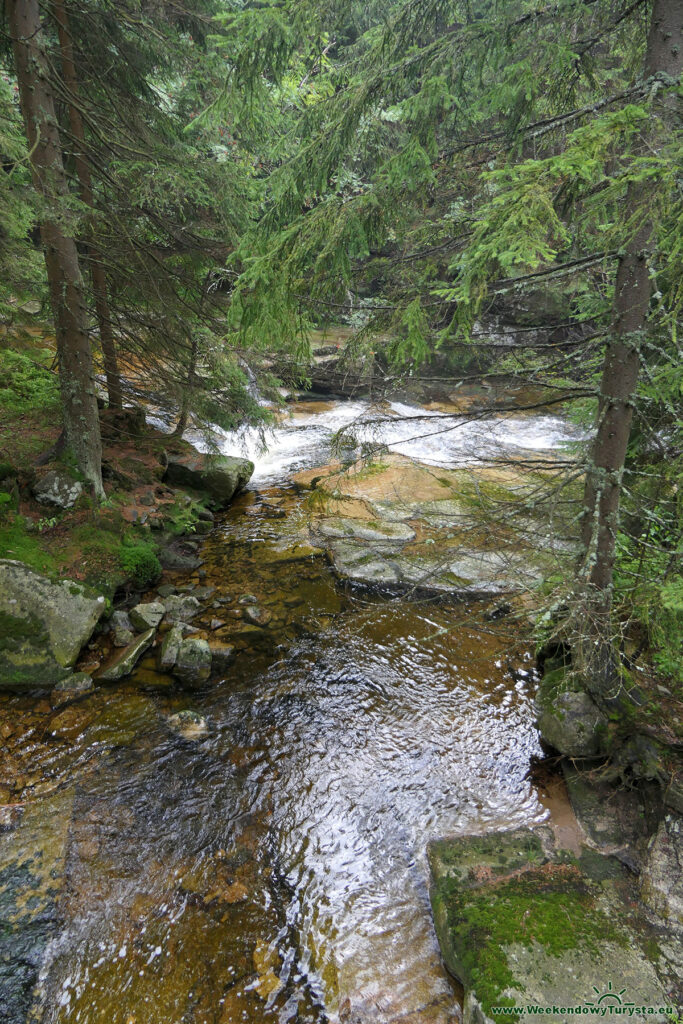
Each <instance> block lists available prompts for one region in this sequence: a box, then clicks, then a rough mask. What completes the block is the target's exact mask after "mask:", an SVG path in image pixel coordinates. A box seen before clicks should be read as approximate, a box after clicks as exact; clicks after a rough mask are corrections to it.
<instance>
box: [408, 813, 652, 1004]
mask: <svg viewBox="0 0 683 1024" xmlns="http://www.w3.org/2000/svg"><path fill="white" fill-rule="evenodd" d="M428 853H429V863H430V869H431V875H432V885H431V890H430V897H431V902H432V909H433V913H434V921H435V925H436V932H437V936H438V939H439V944H440V946H441V951H442V955H443V958H444V960H445V962H446V966H447V967H448V969H449V970H450V971H451V973H452V974H453V975H454V976H455V977H457V978H458V980H459V981H460V982H461V983H462V984H463V985H464V987H465V992H466V998H465V1008H464V1017H463V1021H464V1024H475V1022H476V1024H489V1022H492V1021H494V1020H495V1021H496V1022H505V1024H507V1022H512V1021H515V1020H519V1019H520V1017H521V1018H522V1019H525V1020H526V1019H529V1018H531V1017H532V1016H533V1015H534V1014H535V1013H541V1014H542V1015H543V1016H544V1018H545V1019H546V1020H547V1019H548V1017H550V1019H551V1020H553V1021H566V1020H568V1019H569V1014H571V1015H572V1018H573V1015H574V1014H575V1013H579V1014H583V1013H585V1014H590V1012H591V1007H594V1006H595V1005H596V1003H597V1002H598V1000H599V998H600V997H601V994H602V993H604V992H607V991H608V990H609V988H611V985H612V983H613V982H618V985H614V989H615V990H616V992H619V990H625V992H623V991H622V993H621V994H620V995H619V997H618V998H619V1005H620V1006H621V1005H623V1004H624V1003H626V1002H627V1001H628V1003H629V1004H631V1005H635V1007H639V1006H648V1005H652V1006H656V1007H659V1006H667V1005H668V1003H669V1000H668V998H667V995H666V989H665V986H664V983H663V981H662V979H660V978H659V976H658V973H657V969H656V966H655V962H651V960H650V957H649V954H648V949H650V947H652V946H653V942H652V934H651V932H650V933H648V925H647V922H646V921H645V919H644V918H639V919H638V920H636V913H635V912H634V911H633V895H634V894H633V892H632V890H631V888H630V887H629V886H630V884H631V883H629V877H630V876H629V874H628V872H627V871H626V869H625V868H623V867H622V865H620V864H619V863H618V862H616V861H614V860H613V859H612V858H609V857H602V856H601V855H600V854H597V853H595V852H593V851H590V855H588V856H586V858H585V862H584V858H583V856H582V857H581V858H580V859H579V860H578V861H577V860H575V859H574V858H572V857H571V856H570V855H569V854H568V853H567V852H566V851H558V850H553V849H552V848H549V847H548V843H547V840H546V838H545V837H539V836H538V835H536V833H535V832H533V831H532V830H530V829H518V830H514V831H509V832H496V833H491V834H489V835H488V836H484V837H482V836H472V837H463V838H458V839H452V840H441V841H438V842H436V843H432V844H430V847H429V851H428ZM616 992H615V999H616V998H617V997H616ZM596 993H597V995H596ZM530 1006H531V1007H543V1008H545V1007H546V1006H547V1007H549V1009H548V1010H547V1011H546V1010H545V1009H541V1010H534V1009H532V1010H529V1009H528V1007H530ZM508 1007H509V1008H510V1012H509V1013H508V1012H506V1010H507V1008H508ZM577 1007H578V1008H579V1009H577ZM520 1008H522V1013H521V1014H520ZM568 1008H571V1009H568ZM646 1016H647V1019H650V1020H652V1019H653V1017H652V1016H648V1015H647V1014H641V1013H639V1012H634V1013H633V1019H635V1020H644V1019H645V1018H646ZM654 1019H665V1018H664V1015H661V1017H658V1016H655V1017H654Z"/></svg>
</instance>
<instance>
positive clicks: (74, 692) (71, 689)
mask: <svg viewBox="0 0 683 1024" xmlns="http://www.w3.org/2000/svg"><path fill="white" fill-rule="evenodd" d="M93 690H94V684H93V681H92V676H90V675H88V673H87V672H74V674H73V675H72V676H68V677H67V678H66V679H63V680H62V681H61V683H57V685H56V686H55V688H54V690H53V691H52V693H51V694H50V703H51V704H52V707H53V708H58V707H61V706H62V704H68V703H69V701H72V700H75V699H76V698H78V697H84V696H85V695H86V694H88V693H92V692H93Z"/></svg>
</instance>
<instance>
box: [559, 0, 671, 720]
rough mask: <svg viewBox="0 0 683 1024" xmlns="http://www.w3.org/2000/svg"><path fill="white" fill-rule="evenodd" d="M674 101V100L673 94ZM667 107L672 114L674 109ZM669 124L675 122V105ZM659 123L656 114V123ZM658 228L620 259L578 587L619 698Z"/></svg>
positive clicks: (658, 20)
mask: <svg viewBox="0 0 683 1024" xmlns="http://www.w3.org/2000/svg"><path fill="white" fill-rule="evenodd" d="M644 70H645V75H646V77H652V76H655V75H658V76H660V77H663V76H669V78H670V79H674V80H675V79H678V78H679V77H680V75H681V71H682V70H683V0H654V2H653V5H652V16H651V22H650V30H649V33H648V41H647V52H646V57H645V69H644ZM671 99H672V100H673V102H674V103H675V97H673V96H672V97H671ZM667 105H668V109H666V108H667ZM663 113H664V114H665V119H667V120H668V119H670V118H671V117H672V116H673V117H675V110H672V109H671V106H670V103H669V100H668V99H667V101H666V104H665V105H664V108H663ZM652 123H653V124H654V114H653V121H652ZM646 208H647V184H632V185H631V186H630V188H629V190H628V194H627V197H626V214H627V215H628V214H629V213H630V214H634V213H635V214H636V215H637V212H638V211H639V210H645V209H646ZM652 232H653V226H652V223H651V222H650V220H649V219H648V218H647V217H644V218H643V221H642V222H641V224H640V226H639V227H638V229H637V231H636V232H635V234H634V235H633V237H632V238H631V239H630V240H629V242H628V244H627V245H626V247H625V251H624V253H623V255H622V256H621V258H620V260H619V264H618V267H617V276H616V283H615V289H614V303H613V318H612V330H611V336H610V339H609V341H608V343H607V346H606V349H605V357H604V362H603V372H602V381H601V385H600V401H599V408H598V427H597V434H596V437H595V441H594V444H593V450H592V453H591V460H590V464H589V467H588V472H587V475H586V485H585V493H584V508H583V515H582V523H581V549H582V550H581V558H580V563H579V566H578V573H577V576H578V582H579V585H580V587H582V589H583V595H582V596H583V600H582V602H581V603H582V605H583V607H582V609H581V615H582V616H583V623H582V624H580V625H579V629H580V630H582V631H583V637H582V639H581V641H580V643H579V644H578V647H579V648H580V651H581V655H580V661H581V665H580V670H581V672H582V674H583V676H584V678H585V683H586V686H587V687H588V688H589V689H590V691H591V693H592V694H593V696H594V697H595V698H596V699H597V700H598V701H599V702H604V701H606V700H609V699H610V698H611V697H615V698H616V697H617V695H618V692H619V685H618V680H619V674H618V671H617V662H616V657H615V653H614V645H613V643H612V639H611V629H610V618H611V609H612V592H613V576H614V560H615V554H616V538H617V530H618V524H619V501H620V496H621V486H622V476H623V472H624V465H625V461H626V449H627V446H628V440H629V435H630V432H631V421H632V418H633V404H634V401H635V391H636V385H637V382H638V371H639V366H640V346H641V341H642V339H643V337H644V334H645V330H646V325H647V317H648V307H649V303H650V294H651V286H650V274H649V265H648V250H649V247H650V243H651V240H652Z"/></svg>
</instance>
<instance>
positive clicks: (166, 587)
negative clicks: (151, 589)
mask: <svg viewBox="0 0 683 1024" xmlns="http://www.w3.org/2000/svg"><path fill="white" fill-rule="evenodd" d="M175 593H176V588H175V587H174V586H172V585H171V584H170V583H162V584H161V586H160V587H157V594H158V595H159V597H171V595H172V594H175Z"/></svg>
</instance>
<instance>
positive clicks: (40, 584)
mask: <svg viewBox="0 0 683 1024" xmlns="http://www.w3.org/2000/svg"><path fill="white" fill-rule="evenodd" d="M104 610H105V600H104V597H91V596H89V595H88V594H87V592H86V591H85V589H84V588H83V587H82V586H80V585H79V584H77V583H73V582H72V581H71V580H62V581H61V582H59V583H53V582H52V581H51V580H48V579H47V578H46V577H45V576H41V575H40V573H37V572H34V571H33V570H32V569H29V567H28V566H26V565H24V564H23V563H22V562H15V561H10V560H8V559H3V560H0V689H10V690H34V689H42V690H49V689H52V688H53V687H54V685H55V683H58V682H59V681H60V680H62V679H64V678H65V677H66V676H68V675H70V669H71V667H72V666H73V664H74V663H75V661H76V659H77V657H78V655H79V653H80V651H81V648H82V647H83V646H84V645H85V644H86V643H87V642H88V640H89V639H90V637H91V636H92V633H93V631H94V629H95V626H96V625H97V623H98V621H99V620H100V618H101V617H102V615H103V613H104Z"/></svg>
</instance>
